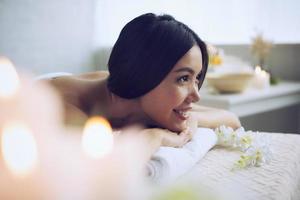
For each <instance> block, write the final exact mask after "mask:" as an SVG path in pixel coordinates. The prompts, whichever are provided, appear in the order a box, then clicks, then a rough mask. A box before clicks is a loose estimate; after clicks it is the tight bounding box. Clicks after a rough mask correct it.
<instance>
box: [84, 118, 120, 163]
mask: <svg viewBox="0 0 300 200" xmlns="http://www.w3.org/2000/svg"><path fill="white" fill-rule="evenodd" d="M113 143H114V141H113V135H112V128H111V126H110V124H109V123H108V121H107V120H106V119H104V118H102V117H92V118H90V119H89V120H88V121H87V123H86V125H85V127H84V130H83V136H82V148H83V151H84V152H85V153H86V154H87V155H88V156H89V157H92V158H95V159H98V158H101V157H103V156H105V155H107V154H108V153H110V152H111V151H112V149H113Z"/></svg>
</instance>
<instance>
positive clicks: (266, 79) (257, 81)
mask: <svg viewBox="0 0 300 200" xmlns="http://www.w3.org/2000/svg"><path fill="white" fill-rule="evenodd" d="M269 86H270V74H269V73H267V72H266V71H264V70H262V69H261V67H260V66H256V67H255V75H254V78H253V87H254V88H257V89H265V88H268V87H269Z"/></svg>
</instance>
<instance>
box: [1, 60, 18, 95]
mask: <svg viewBox="0 0 300 200" xmlns="http://www.w3.org/2000/svg"><path fill="white" fill-rule="evenodd" d="M19 86H20V80H19V77H18V74H17V72H16V70H15V68H14V66H13V64H12V63H11V62H10V61H9V60H8V59H7V58H5V57H0V97H2V98H9V97H11V96H13V95H14V94H15V93H16V92H17V91H18V88H19Z"/></svg>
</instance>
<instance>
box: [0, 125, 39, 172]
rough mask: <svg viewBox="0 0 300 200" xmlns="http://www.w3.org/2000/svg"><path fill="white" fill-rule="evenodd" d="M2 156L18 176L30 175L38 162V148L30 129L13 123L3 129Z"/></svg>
mask: <svg viewBox="0 0 300 200" xmlns="http://www.w3.org/2000/svg"><path fill="white" fill-rule="evenodd" d="M1 146H2V154H3V158H4V161H5V164H6V166H7V167H8V169H9V170H10V171H11V172H12V173H13V174H15V175H17V176H23V175H26V174H28V173H29V172H30V171H31V170H32V169H33V168H34V166H35V165H36V162H37V157H38V155H37V146H36V142H35V139H34V137H33V135H32V133H31V131H30V129H29V128H28V127H27V126H26V125H25V124H23V123H19V122H13V123H9V124H6V125H5V126H4V127H3V134H2V140H1Z"/></svg>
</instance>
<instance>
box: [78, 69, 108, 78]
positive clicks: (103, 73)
mask: <svg viewBox="0 0 300 200" xmlns="http://www.w3.org/2000/svg"><path fill="white" fill-rule="evenodd" d="M108 75H109V73H108V71H95V72H87V73H83V74H79V75H76V76H75V77H76V78H79V79H90V80H93V79H103V78H107V77H108Z"/></svg>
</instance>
